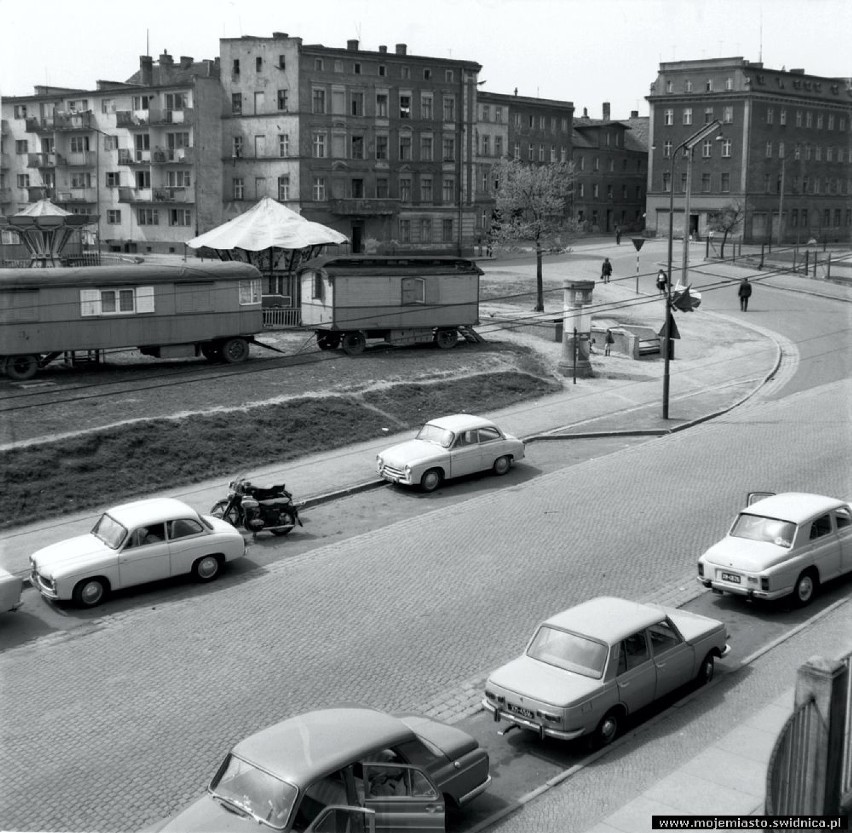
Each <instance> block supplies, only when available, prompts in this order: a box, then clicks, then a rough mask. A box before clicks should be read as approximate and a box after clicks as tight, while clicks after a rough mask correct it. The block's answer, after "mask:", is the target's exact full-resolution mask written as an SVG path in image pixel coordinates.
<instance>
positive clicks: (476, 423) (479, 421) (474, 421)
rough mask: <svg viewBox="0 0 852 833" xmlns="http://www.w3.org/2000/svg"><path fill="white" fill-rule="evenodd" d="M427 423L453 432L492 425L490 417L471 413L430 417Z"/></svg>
mask: <svg viewBox="0 0 852 833" xmlns="http://www.w3.org/2000/svg"><path fill="white" fill-rule="evenodd" d="M428 424H429V425H437V426H438V428H445V429H447V430H448V431H452V432H453V433H455V434H457V433H458V432H459V431H469V430H470V429H471V428H483V427H485V426H493V425H494V423H493V422H492V421H491V420H490V419H485V417H479V416H474V415H473V414H450V415H449V416H443V417H438V418H437V419H430V420H429V422H428Z"/></svg>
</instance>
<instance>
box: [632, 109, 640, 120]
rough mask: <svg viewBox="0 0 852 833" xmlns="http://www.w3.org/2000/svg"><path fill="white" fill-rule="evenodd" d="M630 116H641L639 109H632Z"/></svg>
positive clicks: (635, 117)
mask: <svg viewBox="0 0 852 833" xmlns="http://www.w3.org/2000/svg"><path fill="white" fill-rule="evenodd" d="M630 118H631V119H638V118H639V111H638V110H631V111H630Z"/></svg>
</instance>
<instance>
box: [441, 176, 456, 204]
mask: <svg viewBox="0 0 852 833" xmlns="http://www.w3.org/2000/svg"><path fill="white" fill-rule="evenodd" d="M441 195H442V202H443V203H444V204H445V205H452V203H453V202H455V196H456V180H455V178H454V177H451V176H445V177H444V182H443V187H442V189H441Z"/></svg>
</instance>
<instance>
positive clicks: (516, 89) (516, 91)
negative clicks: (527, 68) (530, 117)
mask: <svg viewBox="0 0 852 833" xmlns="http://www.w3.org/2000/svg"><path fill="white" fill-rule="evenodd" d="M517 94H518V88H517V87H515V95H517Z"/></svg>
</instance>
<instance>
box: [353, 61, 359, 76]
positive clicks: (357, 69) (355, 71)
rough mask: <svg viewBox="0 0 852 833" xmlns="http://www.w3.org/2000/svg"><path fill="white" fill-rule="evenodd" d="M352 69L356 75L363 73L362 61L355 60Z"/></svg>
mask: <svg viewBox="0 0 852 833" xmlns="http://www.w3.org/2000/svg"><path fill="white" fill-rule="evenodd" d="M352 71H353V73H354V74H355V75H360V74H361V62H360V61H355V65H354V66H353V67H352Z"/></svg>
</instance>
